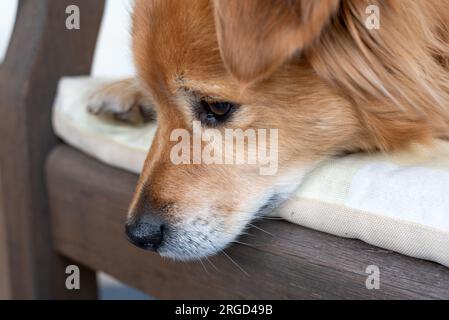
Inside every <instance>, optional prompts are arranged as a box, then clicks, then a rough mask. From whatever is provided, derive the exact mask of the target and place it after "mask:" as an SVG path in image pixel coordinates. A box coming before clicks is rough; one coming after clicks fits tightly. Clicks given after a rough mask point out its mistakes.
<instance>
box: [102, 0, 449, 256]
mask: <svg viewBox="0 0 449 320" xmlns="http://www.w3.org/2000/svg"><path fill="white" fill-rule="evenodd" d="M373 4H374V5H377V6H378V7H379V8H380V14H381V20H380V29H379V30H368V29H367V28H366V27H365V20H366V18H367V15H366V13H365V10H366V8H367V6H369V5H373ZM132 35H133V50H134V56H135V63H136V67H137V70H138V79H139V81H140V84H141V88H142V89H141V90H142V91H143V92H145V93H146V94H148V95H150V96H151V98H152V100H153V102H154V106H155V109H156V111H157V116H158V123H159V128H158V132H157V134H156V138H155V141H154V143H153V145H152V147H151V150H150V152H149V155H148V158H147V160H146V163H145V166H144V169H143V172H142V175H141V178H140V181H139V184H138V186H137V190H136V194H135V197H134V200H133V202H132V205H131V207H130V211H129V219H130V220H133V219H135V218H136V217H137V216H139V215H142V214H148V212H150V213H151V214H155V213H154V212H156V214H158V215H162V216H163V217H164V218H165V220H166V221H167V224H168V227H167V229H166V231H165V234H164V240H163V243H162V245H161V246H160V248H159V249H158V252H160V254H162V255H164V256H169V257H175V258H179V259H189V258H197V257H201V256H205V255H209V254H213V253H215V252H217V251H219V250H221V249H223V248H224V247H225V246H226V245H227V244H229V243H230V242H231V241H233V240H234V239H235V238H236V237H237V236H238V235H239V234H240V233H241V232H242V230H243V229H244V228H245V226H246V225H247V224H248V222H249V221H250V220H251V219H253V218H254V216H255V214H256V213H257V212H258V211H259V210H260V208H262V207H264V205H266V204H267V202H269V205H272V206H273V205H276V204H277V203H278V202H279V201H280V200H282V199H285V198H286V197H288V195H289V194H290V193H291V192H292V191H293V190H295V188H296V187H297V186H298V185H299V184H300V183H301V179H302V177H303V175H304V174H305V173H306V172H307V171H308V170H310V169H311V168H313V166H314V165H316V164H317V163H318V162H319V161H321V160H323V159H326V158H327V157H330V156H334V155H337V154H339V153H341V152H355V151H378V150H380V151H383V152H388V151H391V150H393V149H398V148H404V147H406V146H407V145H408V144H409V143H410V142H412V141H418V142H422V143H429V142H430V141H431V139H432V138H435V137H441V138H445V137H448V133H449V45H448V40H449V1H447V0H426V1H423V0H369V1H364V0H290V1H283V0H215V1H212V0H192V1H185V0H137V2H136V5H135V10H134V15H133V31H132ZM127 88H128V89H127V90H129V88H130V86H129V83H128V87H127ZM125 89H126V88H125ZM131 90H134V92H137V91H139V92H140V89H139V90H138V89H136V87H135V86H133V87H131ZM125 92H128V94H129V91H126V90H125ZM114 94H118V95H123V92H120V90H119V89H117V88H116V90H114ZM136 94H137V93H136ZM197 96H207V97H209V98H210V99H214V100H217V101H231V102H234V103H237V104H238V105H239V106H240V107H238V110H237V111H236V112H235V114H234V115H233V117H232V119H231V120H230V121H229V122H228V123H226V125H225V127H227V128H241V129H247V128H278V129H279V130H280V131H279V172H278V174H277V175H274V176H260V175H259V174H258V170H257V168H256V167H257V166H225V165H174V164H172V163H171V161H170V158H169V155H170V149H171V147H172V146H173V144H174V142H170V141H169V137H170V133H171V131H172V130H174V129H177V128H184V129H187V130H192V120H195V115H194V113H193V111H192V104H195V103H196V102H197V101H196V99H197V98H196V97H197ZM103 97H104V90H103ZM105 100H107V99H105ZM134 105H137V104H136V103H134ZM128 106H129V104H128ZM103 109H104V111H105V112H107V111H108V110H109V109H113V108H108V106H107V104H106V107H105V108H103ZM129 110H130V108H129V107H128V108H126V109H124V110H122V111H121V112H124V113H126V112H128V111H129ZM109 111H110V110H109ZM112 112H116V111H114V110H112Z"/></svg>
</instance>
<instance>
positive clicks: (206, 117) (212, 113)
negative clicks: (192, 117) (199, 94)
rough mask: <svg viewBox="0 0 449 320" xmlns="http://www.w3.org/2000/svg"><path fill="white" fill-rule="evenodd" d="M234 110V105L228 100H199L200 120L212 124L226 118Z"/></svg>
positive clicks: (216, 123)
mask: <svg viewBox="0 0 449 320" xmlns="http://www.w3.org/2000/svg"><path fill="white" fill-rule="evenodd" d="M234 110H235V105H234V104H233V103H230V102H208V101H206V100H201V111H200V114H199V117H200V120H201V122H203V123H205V124H207V125H210V126H214V125H218V124H221V123H223V122H224V121H226V120H228V119H229V117H230V115H231V114H232V113H233V111H234Z"/></svg>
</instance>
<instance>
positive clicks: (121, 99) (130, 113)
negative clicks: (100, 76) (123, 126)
mask: <svg viewBox="0 0 449 320" xmlns="http://www.w3.org/2000/svg"><path fill="white" fill-rule="evenodd" d="M88 111H89V112H90V113H92V114H95V115H99V116H106V117H108V118H113V119H116V120H119V121H122V122H127V123H130V124H134V125H138V124H143V123H145V122H148V121H151V120H154V119H155V116H156V115H155V112H154V108H153V102H152V99H151V97H149V96H148V94H146V93H145V92H144V90H142V89H141V87H140V85H139V83H138V81H137V80H136V79H125V80H121V81H117V82H113V83H109V84H106V85H103V86H101V87H100V88H99V89H98V90H96V91H95V92H94V93H93V94H92V95H91V96H90V98H89V104H88Z"/></svg>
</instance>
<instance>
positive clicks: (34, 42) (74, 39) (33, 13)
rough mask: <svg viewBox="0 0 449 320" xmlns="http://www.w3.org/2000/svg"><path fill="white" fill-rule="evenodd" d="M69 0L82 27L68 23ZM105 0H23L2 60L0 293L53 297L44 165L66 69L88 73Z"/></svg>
mask: <svg viewBox="0 0 449 320" xmlns="http://www.w3.org/2000/svg"><path fill="white" fill-rule="evenodd" d="M69 5H76V6H78V7H79V9H80V13H81V15H80V17H81V25H80V29H79V30H68V29H67V28H66V19H67V16H68V15H67V13H66V8H67V7H68V6H69ZM103 9H104V0H94V1H92V0H21V1H20V2H19V8H18V11H17V19H16V23H15V27H14V32H13V35H12V38H11V43H10V45H9V48H8V51H7V53H6V57H5V60H4V62H3V64H2V65H0V298H48V297H51V295H52V293H51V287H52V286H51V285H49V283H52V282H54V281H55V280H54V279H53V276H52V275H53V274H54V270H51V269H52V266H54V265H55V264H54V263H49V261H52V260H55V259H58V258H56V257H55V255H54V252H53V250H52V244H51V235H50V234H51V232H50V223H49V210H48V199H47V194H46V187H45V178H44V164H45V159H46V157H47V155H48V153H49V151H50V150H51V149H52V148H53V146H54V145H55V144H56V143H57V139H56V137H55V136H54V134H53V131H52V127H51V106H52V103H53V99H54V96H55V93H56V89H57V84H58V80H59V79H60V77H61V76H70V75H81V74H89V72H90V68H91V62H92V57H93V53H94V50H95V44H96V40H97V34H98V30H99V27H100V23H101V19H102V14H103Z"/></svg>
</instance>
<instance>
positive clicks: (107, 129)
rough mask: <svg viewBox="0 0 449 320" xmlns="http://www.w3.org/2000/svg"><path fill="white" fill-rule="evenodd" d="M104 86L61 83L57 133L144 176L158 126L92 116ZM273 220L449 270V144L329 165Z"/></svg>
mask: <svg viewBox="0 0 449 320" xmlns="http://www.w3.org/2000/svg"><path fill="white" fill-rule="evenodd" d="M104 81H105V80H101V79H93V78H65V79H62V80H61V82H60V85H59V91H58V96H57V99H56V102H55V106H54V112H53V124H54V129H55V131H56V133H57V135H58V136H59V137H60V138H62V139H63V140H65V141H66V142H67V143H68V144H70V145H72V146H74V147H76V148H78V149H80V150H82V151H84V152H85V153H87V154H89V155H91V156H93V157H95V158H97V159H99V160H100V161H103V162H105V163H107V164H109V165H112V166H116V167H119V168H122V169H125V170H129V171H132V172H135V173H139V172H140V170H141V168H142V166H143V162H144V159H145V156H146V153H147V150H148V148H149V146H150V144H151V141H152V139H153V137H154V134H155V130H156V127H155V124H153V123H152V124H148V125H145V126H141V127H131V126H128V125H120V124H117V123H109V122H106V121H103V120H101V119H99V118H97V117H95V116H92V115H90V114H88V113H87V112H86V105H87V98H88V96H89V94H90V93H91V92H92V90H94V89H95V88H96V87H97V86H98V85H99V84H101V83H103V82H104ZM274 214H276V215H279V216H280V217H283V218H285V219H286V220H288V221H291V222H293V223H297V224H300V225H303V226H306V227H309V228H313V229H316V230H319V231H323V232H327V233H331V234H334V235H338V236H342V237H348V238H355V239H360V240H363V241H365V242H367V243H370V244H372V245H375V246H378V247H382V248H385V249H388V250H393V251H397V252H400V253H403V254H406V255H410V256H413V257H417V258H422V259H427V260H431V261H435V262H438V263H441V264H443V265H445V266H448V267H449V142H445V141H435V144H434V145H433V146H432V147H423V146H419V145H415V146H412V147H411V148H410V150H407V151H402V152H396V153H393V154H389V155H385V154H371V155H367V154H353V155H348V156H345V157H341V158H334V159H330V160H328V161H325V162H323V163H322V164H321V165H320V166H319V167H318V168H316V169H315V170H313V171H312V172H311V173H310V174H309V175H307V177H306V179H305V180H304V182H303V183H302V184H301V186H300V187H299V188H298V190H297V192H296V193H295V194H294V195H293V196H292V197H291V199H290V200H289V201H287V202H286V203H285V204H284V205H282V206H281V207H280V208H278V209H277V210H276V212H275V213H274Z"/></svg>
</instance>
